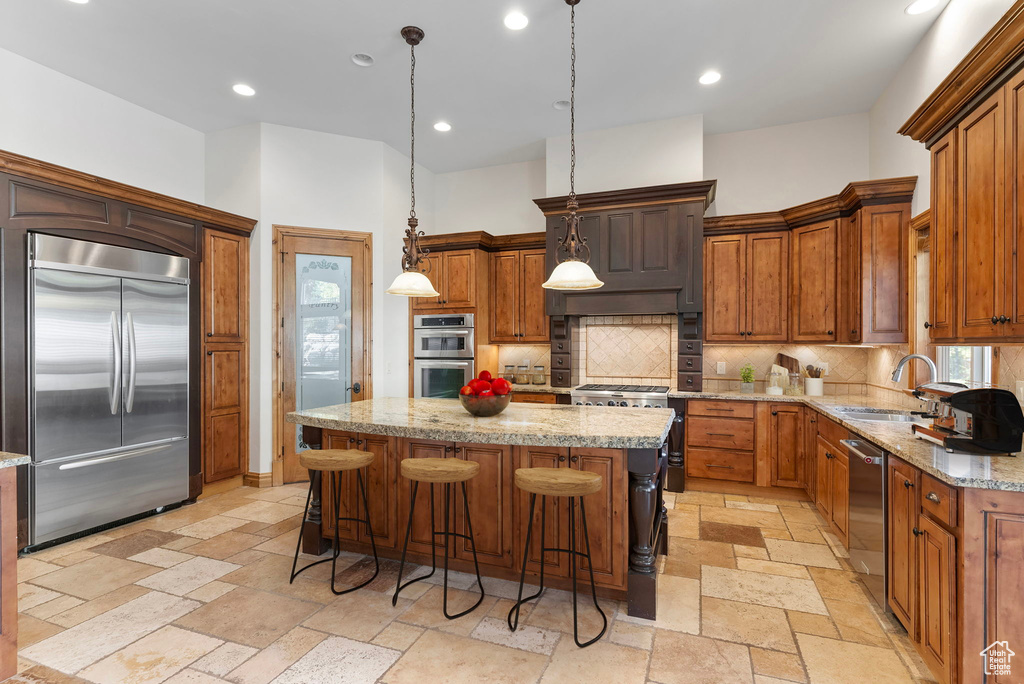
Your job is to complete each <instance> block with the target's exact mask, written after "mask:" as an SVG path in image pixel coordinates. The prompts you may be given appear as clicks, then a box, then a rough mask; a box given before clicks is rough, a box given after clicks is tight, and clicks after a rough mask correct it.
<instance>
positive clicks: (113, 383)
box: [110, 311, 121, 416]
mask: <svg viewBox="0 0 1024 684" xmlns="http://www.w3.org/2000/svg"><path fill="white" fill-rule="evenodd" d="M110 344H111V346H112V347H113V349H114V372H113V374H112V375H113V377H112V378H111V379H110V415H112V416H116V415H117V412H118V410H119V409H120V408H121V329H120V327H119V326H118V325H117V312H116V311H111V312H110Z"/></svg>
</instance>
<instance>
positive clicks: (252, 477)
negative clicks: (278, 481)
mask: <svg viewBox="0 0 1024 684" xmlns="http://www.w3.org/2000/svg"><path fill="white" fill-rule="evenodd" d="M242 484H243V485H245V486H246V487H273V486H274V474H273V473H246V474H245V475H243V476H242Z"/></svg>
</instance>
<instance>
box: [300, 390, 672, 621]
mask: <svg viewBox="0 0 1024 684" xmlns="http://www.w3.org/2000/svg"><path fill="white" fill-rule="evenodd" d="M673 417H674V412H673V411H672V410H671V409H627V408H599V407H586V408H584V407H576V406H551V405H547V406H535V405H530V404H516V403H513V404H511V405H510V406H509V407H508V408H507V409H506V410H505V411H504V412H503V413H501V414H499V415H497V416H494V417H491V418H475V417H473V416H471V415H469V414H468V413H466V411H465V410H463V408H462V406H461V405H460V404H459V403H458V401H455V400H450V399H393V398H392V399H370V400H367V401H361V402H356V403H352V404H341V405H338V406H329V407H325V408H319V409H310V410H306V411H297V412H294V413H289V414H288V416H287V421H288V422H290V423H296V424H299V425H302V426H303V429H302V439H303V441H304V442H305V443H306V444H307V445H308V446H309V447H310V448H323V449H346V448H356V449H363V450H366V451H371V452H373V453H374V454H375V455H376V456H377V458H375V459H374V462H373V464H372V465H370V466H369V467H368V469H367V470H368V471H369V472H368V473H367V475H366V478H367V479H366V483H367V485H366V486H367V495H368V498H369V502H370V517H371V520H372V521H373V528H374V538H375V541H376V545H377V550H378V553H379V554H380V555H381V556H385V557H390V558H398V557H399V556H400V554H401V549H402V543H403V541H404V535H405V524H404V522H403V523H402V524H399V521H405V520H407V519H408V515H409V508H410V505H411V501H410V492H411V488H410V486H409V483H408V482H407V481H404V480H403V479H402V478H401V476H400V475H399V463H400V462H401V460H402V459H404V458H427V457H433V458H439V457H441V458H463V459H467V460H473V461H476V462H478V463H480V466H481V469H480V474H479V475H478V476H477V477H475V478H473V480H471V481H470V482H468V483H467V485H468V488H469V505H470V510H471V515H472V521H473V534H474V538H475V541H476V547H477V554H478V557H479V561H480V570H481V573H482V574H485V575H488V576H492V577H498V578H502V579H509V580H518V579H519V573H520V571H521V570H522V564H523V555H524V544H525V537H526V528H527V524H528V522H529V521H528V515H529V514H528V510H529V509H528V496H527V495H526V494H525V493H523V492H520V491H518V490H517V489H516V488H515V485H514V484H513V479H514V473H515V470H516V469H517V468H534V467H551V468H575V469H580V470H587V471H590V472H596V473H598V474H600V475H601V476H602V478H603V480H604V487H603V489H602V490H601V492H598V493H595V494H591V495H589V496H588V498H587V526H588V530H589V535H590V546H591V553H592V557H593V566H594V567H593V569H594V575H595V578H596V581H597V585H598V591H599V593H601V594H602V595H604V596H606V597H610V598H617V599H625V600H627V602H628V606H629V614H630V615H632V616H637V617H643V618H648V619H654V618H655V616H656V613H657V577H658V575H657V569H656V562H655V561H656V557H657V555H658V554H659V553H660V554H664V553H666V551H667V547H668V544H667V542H668V530H667V525H668V516H667V513H666V510H665V506H664V501H663V497H662V490H663V474H664V472H665V467H666V462H667V457H668V452H667V448H666V440H667V437H668V432H669V428H670V427H671V425H672V420H673ZM344 486H345V488H346V491H344V492H342V497H341V498H342V504H341V505H342V509H343V510H342V513H341V514H342V516H351V515H353V513H351V512H349V507H352V506H354V504H355V502H356V497H355V489H354V487H355V485H354V482H352V483H350V481H349V479H346V480H345V485H344ZM329 489H330V487H329V483H328V482H327V481H321V478H319V476H318V475H314V482H313V502H312V504H311V506H310V511H309V514H308V515H307V517H306V521H307V525H306V531H305V533H304V538H303V550H304V551H305V552H306V553H312V554H320V553H322V552H323V551H325V550H326V548H327V543H328V540H329V539H331V538H333V536H334V533H335V530H334V520H335V518H336V514H335V512H334V511H333V510H332V502H333V497H332V496H331V493H330V491H329ZM421 498H422V497H421ZM558 503H559V502H558V501H557V500H555V499H553V498H551V499H548V515H547V527H546V534H547V544H548V545H549V546H552V547H556V546H557V547H561V548H567V547H568V543H569V530H568V526H569V523H568V516H567V513H566V510H565V508H566V507H565V505H564V502H561V503H562V505H560V506H558V505H557V504H558ZM437 508H438V513H440V508H441V507H440V506H438V507H437ZM418 510H422V511H426V510H429V509H428V507H427V506H426V502H425V501H423V502H421V507H420V508H419V509H418ZM455 517H456V527H457V528H458V529H457V531H459V532H464V531H465V530H464V527H463V526H464V525H465V520H464V519H463V518H464V516H463V515H461V513H457V514H456V516H455ZM437 524H438V526H439V527H440V525H441V522H440V520H439V521H438V523H437ZM361 527H362V526H357V525H356V524H354V523H346V522H342V527H341V529H339V531H338V532H339V536H340V538H341V539H342V540H343V547H344V548H345V549H346V550H352V551H358V552H368V551H369V550H370V544H369V537H368V535H367V534H366V531H365V530H364V529H360V528H361ZM533 541H534V542H535V544H533V545H532V546H531V550H530V553H529V557H528V559H527V575H528V576H529V577H530V578H532V579H534V580H535V578H536V576H537V575H538V574H539V571H540V567H541V566H540V564H541V562H543V563H544V576H545V584H547V585H549V586H555V587H560V588H567V587H569V586H570V579H569V563H568V560H567V557H566V555H565V554H546V555H545V556H544V558H543V559H542V558H541V554H540V552H539V540H538V539H537V536H536V535H535V536H534V539H533ZM430 554H431V546H430V518H429V516H428V515H427V516H418V517H417V519H416V520H415V521H414V523H413V527H412V534H411V537H410V542H409V555H410V557H411V558H413V559H414V560H415V561H417V562H421V563H429V562H430ZM472 565H473V561H472V553H471V552H470V550H469V548H467V547H466V545H465V542H463V541H462V540H459V543H458V544H456V545H455V548H454V549H453V550H452V552H451V566H452V567H453V568H455V569H458V570H467V571H471V569H472ZM583 567H585V566H583Z"/></svg>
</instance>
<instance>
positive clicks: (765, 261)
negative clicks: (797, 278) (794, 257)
mask: <svg viewBox="0 0 1024 684" xmlns="http://www.w3.org/2000/svg"><path fill="white" fill-rule="evenodd" d="M704 273H705V277H706V279H707V283H706V286H705V288H704V317H705V339H706V340H707V341H708V342H755V343H761V342H785V341H786V340H787V339H788V336H789V327H788V315H789V303H788V299H789V234H788V233H785V232H777V233H754V234H749V235H717V236H714V237H709V238H706V239H705V240H704Z"/></svg>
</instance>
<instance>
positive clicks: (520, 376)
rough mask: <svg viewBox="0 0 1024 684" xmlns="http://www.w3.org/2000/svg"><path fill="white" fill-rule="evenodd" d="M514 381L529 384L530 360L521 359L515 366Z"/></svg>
mask: <svg viewBox="0 0 1024 684" xmlns="http://www.w3.org/2000/svg"><path fill="white" fill-rule="evenodd" d="M516 382H517V383H519V384H520V385H529V384H530V362H529V361H523V362H522V363H521V364H519V366H518V367H517V368H516Z"/></svg>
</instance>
